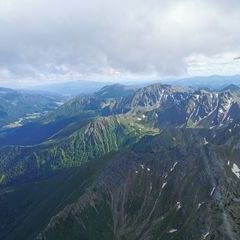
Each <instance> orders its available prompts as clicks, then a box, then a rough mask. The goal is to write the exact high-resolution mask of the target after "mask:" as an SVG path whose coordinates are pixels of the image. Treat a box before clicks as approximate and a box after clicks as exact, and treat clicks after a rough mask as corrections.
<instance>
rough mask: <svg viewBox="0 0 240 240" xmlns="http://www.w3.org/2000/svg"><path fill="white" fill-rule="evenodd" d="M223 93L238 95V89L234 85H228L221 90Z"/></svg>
mask: <svg viewBox="0 0 240 240" xmlns="http://www.w3.org/2000/svg"><path fill="white" fill-rule="evenodd" d="M222 91H223V92H225V91H230V92H236V93H240V87H239V86H237V85H235V84H230V85H228V86H226V87H224V88H223V89H222Z"/></svg>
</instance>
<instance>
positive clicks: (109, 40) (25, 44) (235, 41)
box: [0, 0, 240, 84]
mask: <svg viewBox="0 0 240 240" xmlns="http://www.w3.org/2000/svg"><path fill="white" fill-rule="evenodd" d="M239 9H240V2H239V1H237V0H228V1H227V0H218V1H217V0H213V1H207V0H202V1H196V0H191V1H190V0H182V1H178V0H168V1H165V0H148V1H145V0H131V1H127V0H121V1H113V0H102V1H98V0H88V1H84V0H68V1H66V0H35V1H32V0H21V1H19V0H1V1H0V36H1V38H0V79H2V80H3V81H5V82H6V81H8V82H9V83H12V84H16V83H19V84H22V83H23V82H24V84H31V83H32V84H37V83H40V82H49V81H64V80H72V79H82V78H109V79H112V78H124V77H126V76H127V77H130V76H138V77H139V76H144V77H147V76H152V77H161V76H181V75H186V74H191V73H194V71H195V72H198V73H199V74H201V73H206V71H205V72H204V69H202V68H199V67H198V66H197V65H196V64H195V67H194V69H195V70H194V71H193V70H192V68H193V64H191V63H190V65H189V59H192V61H195V62H196V61H197V60H198V58H199V56H204V57H205V58H206V59H212V60H214V59H216V58H223V59H225V56H226V54H230V55H231V56H232V58H235V57H238V56H239V54H240V45H239V41H240V31H239V22H240V11H239ZM205 63H206V64H208V66H207V68H208V70H207V72H210V73H211V71H212V73H215V72H216V71H217V68H216V67H215V65H214V66H213V67H212V70H211V66H212V65H211V61H206V62H205ZM214 64H218V63H214ZM209 68H210V70H209ZM225 69H226V73H228V69H229V68H227V67H226V68H225ZM221 73H222V72H221Z"/></svg>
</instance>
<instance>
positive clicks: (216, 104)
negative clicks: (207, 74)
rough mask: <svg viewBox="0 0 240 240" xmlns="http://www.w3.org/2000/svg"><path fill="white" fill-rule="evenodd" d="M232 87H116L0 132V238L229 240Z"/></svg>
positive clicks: (236, 110)
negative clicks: (37, 119)
mask: <svg viewBox="0 0 240 240" xmlns="http://www.w3.org/2000/svg"><path fill="white" fill-rule="evenodd" d="M239 119H240V90H239V88H238V87H236V86H229V87H227V88H225V89H223V90H222V91H218V92H213V91H210V90H206V89H205V90H203V89H199V90H193V89H191V88H179V87H172V86H169V85H160V84H156V85H151V86H148V87H145V88H141V89H137V90H134V91H133V90H129V89H128V88H125V87H123V86H121V85H114V86H109V87H105V88H103V89H102V90H100V91H99V92H97V93H95V94H92V95H89V96H80V97H76V98H74V99H72V100H70V101H68V102H67V103H65V104H64V105H62V106H60V107H59V108H58V109H56V110H54V111H52V112H51V113H49V114H48V115H47V116H45V117H44V118H42V119H40V120H39V121H36V122H34V123H30V124H25V125H24V126H22V127H19V128H15V129H12V130H9V131H7V132H5V134H2V135H1V138H0V145H1V148H0V183H1V187H0V206H1V209H0V211H1V213H2V214H1V216H0V227H1V228H0V229H1V231H0V239H20V240H21V239H47V240H48V239H53V240H55V239H56V240H60V239H70V240H71V239H81V240H82V239H83V240H98V239H104V240H105V239H106V240H108V239H109V240H112V239H119V240H145V239H149V240H155V239H157V240H168V239H173V240H185V239H189V240H195V239H207V240H219V239H220V240H225V239H226V240H228V239H229V240H239V239H240V237H239V236H240V205H239V203H240V190H239V189H240V188H239V187H240V169H239V168H238V167H240V161H239V156H240V148H239V146H240V134H239V133H240V121H239Z"/></svg>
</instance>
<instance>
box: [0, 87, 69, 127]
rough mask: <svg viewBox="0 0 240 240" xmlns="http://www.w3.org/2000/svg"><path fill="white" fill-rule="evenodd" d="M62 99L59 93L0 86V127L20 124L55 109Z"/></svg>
mask: <svg viewBox="0 0 240 240" xmlns="http://www.w3.org/2000/svg"><path fill="white" fill-rule="evenodd" d="M64 101H65V98H64V97H62V96H60V95H53V94H40V93H35V92H29V91H20V90H13V89H9V88H0V128H1V127H2V126H4V125H9V127H16V126H21V125H23V123H24V122H27V121H30V120H33V119H35V118H38V117H40V115H41V114H43V113H47V112H48V111H51V110H53V109H56V108H57V107H58V106H59V105H61V104H62V103H63V102H64Z"/></svg>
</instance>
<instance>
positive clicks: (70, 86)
mask: <svg viewBox="0 0 240 240" xmlns="http://www.w3.org/2000/svg"><path fill="white" fill-rule="evenodd" d="M111 84H112V83H107V82H97V81H73V82H66V83H56V84H48V85H40V86H36V87H34V88H31V90H35V91H43V92H49V93H55V94H62V95H66V96H77V95H81V94H84V95H86V94H91V93H94V92H96V91H98V90H100V89H101V88H103V87H105V86H106V85H111Z"/></svg>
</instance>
